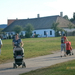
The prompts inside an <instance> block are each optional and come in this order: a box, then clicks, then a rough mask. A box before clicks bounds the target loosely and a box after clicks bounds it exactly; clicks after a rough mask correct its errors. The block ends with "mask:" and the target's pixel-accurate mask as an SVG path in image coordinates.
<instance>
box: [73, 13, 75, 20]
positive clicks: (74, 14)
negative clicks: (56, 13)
mask: <svg viewBox="0 0 75 75" xmlns="http://www.w3.org/2000/svg"><path fill="white" fill-rule="evenodd" d="M73 19H74V20H75V12H74V13H73Z"/></svg>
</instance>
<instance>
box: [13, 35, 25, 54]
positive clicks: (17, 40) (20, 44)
mask: <svg viewBox="0 0 75 75" xmlns="http://www.w3.org/2000/svg"><path fill="white" fill-rule="evenodd" d="M12 44H13V48H15V47H23V45H24V44H23V42H22V40H21V39H20V38H19V35H18V34H16V35H15V37H14V38H13V42H12ZM13 53H14V49H13ZM23 53H24V49H23Z"/></svg>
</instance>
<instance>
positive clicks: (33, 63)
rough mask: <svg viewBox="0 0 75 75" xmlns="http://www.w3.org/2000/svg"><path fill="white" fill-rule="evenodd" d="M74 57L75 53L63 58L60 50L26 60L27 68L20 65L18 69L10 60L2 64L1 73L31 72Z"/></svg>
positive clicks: (0, 74) (8, 74) (15, 74)
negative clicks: (14, 67)
mask: <svg viewBox="0 0 75 75" xmlns="http://www.w3.org/2000/svg"><path fill="white" fill-rule="evenodd" d="M73 52H74V54H75V50H73ZM73 59H75V55H72V56H67V57H62V58H61V57H60V52H56V53H54V54H50V55H46V56H39V57H36V58H31V59H26V60H24V61H25V63H26V68H22V67H21V66H20V67H18V68H17V69H13V62H10V63H6V64H1V65H0V75H19V74H21V73H25V72H29V71H31V70H35V69H39V68H43V67H47V66H51V65H54V64H57V63H61V62H65V61H68V60H73Z"/></svg>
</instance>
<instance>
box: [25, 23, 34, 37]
mask: <svg viewBox="0 0 75 75" xmlns="http://www.w3.org/2000/svg"><path fill="white" fill-rule="evenodd" d="M24 30H25V31H26V35H25V36H26V37H27V38H30V37H31V35H32V31H33V30H34V27H33V25H32V24H30V23H28V24H27V25H26V27H25V28H24Z"/></svg>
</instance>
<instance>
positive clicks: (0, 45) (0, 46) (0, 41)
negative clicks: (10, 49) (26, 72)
mask: <svg viewBox="0 0 75 75" xmlns="http://www.w3.org/2000/svg"><path fill="white" fill-rule="evenodd" d="M2 45H3V44H2V40H1V36H0V55H1V48H2Z"/></svg>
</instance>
